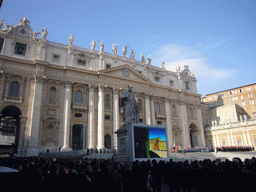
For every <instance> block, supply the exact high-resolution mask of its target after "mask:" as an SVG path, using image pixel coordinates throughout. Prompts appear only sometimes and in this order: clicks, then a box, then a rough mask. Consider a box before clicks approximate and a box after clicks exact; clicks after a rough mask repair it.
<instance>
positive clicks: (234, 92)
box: [229, 90, 237, 95]
mask: <svg viewBox="0 0 256 192" xmlns="http://www.w3.org/2000/svg"><path fill="white" fill-rule="evenodd" d="M236 93H237V91H236V90H233V91H230V92H229V94H230V95H232V94H236Z"/></svg>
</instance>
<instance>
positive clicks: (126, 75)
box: [123, 67, 130, 77]
mask: <svg viewBox="0 0 256 192" xmlns="http://www.w3.org/2000/svg"><path fill="white" fill-rule="evenodd" d="M129 75H130V70H129V69H128V68H127V67H125V68H124V69H123V76H124V77H129Z"/></svg>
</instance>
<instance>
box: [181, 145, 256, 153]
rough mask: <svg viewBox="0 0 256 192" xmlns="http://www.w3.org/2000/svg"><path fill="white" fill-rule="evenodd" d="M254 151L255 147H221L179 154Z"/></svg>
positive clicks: (201, 148) (196, 148)
mask: <svg viewBox="0 0 256 192" xmlns="http://www.w3.org/2000/svg"><path fill="white" fill-rule="evenodd" d="M248 151H254V147H250V146H221V147H195V148H194V147H191V148H185V149H179V150H178V152H179V153H184V152H186V153H188V152H248Z"/></svg>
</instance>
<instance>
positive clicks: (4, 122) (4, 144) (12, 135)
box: [0, 106, 21, 153]
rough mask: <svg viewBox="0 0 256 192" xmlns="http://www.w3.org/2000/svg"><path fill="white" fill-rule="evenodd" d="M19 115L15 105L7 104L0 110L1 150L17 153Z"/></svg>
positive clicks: (19, 112)
mask: <svg viewBox="0 0 256 192" xmlns="http://www.w3.org/2000/svg"><path fill="white" fill-rule="evenodd" d="M20 115H21V111H20V109H19V108H18V107H15V106H7V107H5V108H3V109H2V111H1V112H0V146H1V148H2V149H3V150H2V151H6V152H7V151H12V152H13V153H17V149H18V143H19V130H20Z"/></svg>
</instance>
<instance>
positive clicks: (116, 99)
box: [113, 87, 120, 149]
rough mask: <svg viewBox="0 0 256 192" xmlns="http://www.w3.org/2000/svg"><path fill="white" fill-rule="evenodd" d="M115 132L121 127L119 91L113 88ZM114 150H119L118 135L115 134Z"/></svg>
mask: <svg viewBox="0 0 256 192" xmlns="http://www.w3.org/2000/svg"><path fill="white" fill-rule="evenodd" d="M113 94H114V96H113V132H116V131H117V130H118V129H119V127H120V124H119V90H118V88H115V87H114V88H113ZM113 148H114V149H117V134H113Z"/></svg>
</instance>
